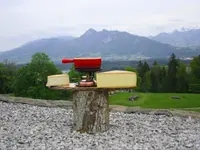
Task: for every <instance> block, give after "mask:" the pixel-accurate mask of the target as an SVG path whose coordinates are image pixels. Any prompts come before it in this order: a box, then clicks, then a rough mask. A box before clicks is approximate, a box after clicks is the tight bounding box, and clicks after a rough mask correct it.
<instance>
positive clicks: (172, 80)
mask: <svg viewBox="0 0 200 150" xmlns="http://www.w3.org/2000/svg"><path fill="white" fill-rule="evenodd" d="M178 65H179V64H178V60H177V59H176V56H175V54H174V53H173V54H172V55H171V57H170V59H169V63H168V85H167V86H168V88H167V89H168V92H176V85H177V70H178Z"/></svg>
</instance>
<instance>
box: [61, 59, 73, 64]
mask: <svg viewBox="0 0 200 150" xmlns="http://www.w3.org/2000/svg"><path fill="white" fill-rule="evenodd" d="M73 62H74V59H70V58H63V59H62V63H63V64H66V63H73Z"/></svg>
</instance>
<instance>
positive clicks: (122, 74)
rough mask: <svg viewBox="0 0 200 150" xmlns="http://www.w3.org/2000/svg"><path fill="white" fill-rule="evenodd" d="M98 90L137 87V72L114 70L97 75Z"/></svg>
mask: <svg viewBox="0 0 200 150" xmlns="http://www.w3.org/2000/svg"><path fill="white" fill-rule="evenodd" d="M96 79H97V87H98V88H131V87H136V84H137V77H136V73H135V72H131V71H121V70H114V71H108V72H100V73H97V74H96Z"/></svg>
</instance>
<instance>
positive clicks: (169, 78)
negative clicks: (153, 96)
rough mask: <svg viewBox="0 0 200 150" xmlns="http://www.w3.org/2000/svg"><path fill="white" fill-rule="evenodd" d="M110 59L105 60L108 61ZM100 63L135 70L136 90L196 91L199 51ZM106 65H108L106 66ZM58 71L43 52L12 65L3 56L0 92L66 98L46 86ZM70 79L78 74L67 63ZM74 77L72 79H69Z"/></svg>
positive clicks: (66, 93) (199, 78)
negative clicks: (181, 55)
mask: <svg viewBox="0 0 200 150" xmlns="http://www.w3.org/2000/svg"><path fill="white" fill-rule="evenodd" d="M112 63H114V62H111V63H108V62H107V64H112ZM120 65H121V63H120V62H118V63H115V66H113V65H110V66H107V65H106V64H105V63H103V64H102V66H103V68H106V66H107V69H105V70H112V69H121V70H127V71H134V72H136V73H137V88H136V89H135V90H136V91H138V92H145V93H146V92H152V93H200V55H199V56H195V57H193V59H192V60H191V61H190V62H183V61H181V60H180V59H178V58H176V56H175V55H174V54H172V55H171V56H170V58H169V59H168V60H167V62H166V63H159V62H158V61H153V62H152V63H151V64H150V63H149V62H147V61H138V62H137V63H136V64H135V65H133V63H131V62H129V63H127V62H126V64H125V65H123V67H122V66H120ZM108 67H109V68H108ZM61 73H62V71H61V69H59V67H58V66H56V65H55V64H54V63H53V61H51V59H50V58H49V56H48V55H46V54H45V53H35V54H34V55H33V56H32V59H31V61H30V63H28V64H26V65H21V66H19V65H16V64H15V63H13V62H9V61H7V60H5V61H3V62H1V63H0V94H12V95H14V96H20V97H31V98H37V99H53V100H58V99H68V98H69V97H70V96H71V93H70V91H53V90H50V89H48V88H47V87H46V82H47V76H48V75H54V74H61ZM68 74H69V76H70V80H71V81H74V82H76V81H78V79H80V77H81V74H80V73H78V72H76V71H75V70H74V68H73V66H70V68H69V72H68ZM73 79H76V80H73Z"/></svg>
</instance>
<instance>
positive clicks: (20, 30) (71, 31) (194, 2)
mask: <svg viewBox="0 0 200 150" xmlns="http://www.w3.org/2000/svg"><path fill="white" fill-rule="evenodd" d="M177 6H178V7H177ZM0 14H1V15H0V22H1V27H0V33H1V34H0V52H2V51H7V50H10V49H13V48H16V47H19V46H21V45H23V44H25V43H27V42H29V41H33V40H37V39H41V38H50V37H57V36H65V35H70V36H74V37H79V36H80V35H82V34H83V33H84V32H85V31H86V30H88V29H89V28H93V29H95V30H96V31H101V30H102V29H107V30H118V31H125V32H128V33H130V34H134V35H139V36H145V37H148V36H155V35H157V34H159V33H162V32H166V33H170V32H173V31H174V30H180V29H182V28H189V29H193V28H200V17H199V14H200V1H199V0H176V1H173V0H169V1H162V2H161V1H160V0H152V1H148V0H141V1H137V0H127V1H126V2H124V1H122V0H115V1H114V0H110V1H106V0H102V1H92V0H85V1H80V0H74V1H70V0H57V1H54V0H43V1H40V0H30V1H23V0H13V1H12V2H9V1H7V0H1V1H0Z"/></svg>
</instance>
